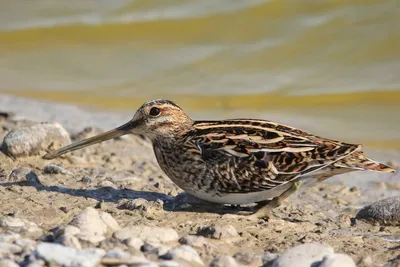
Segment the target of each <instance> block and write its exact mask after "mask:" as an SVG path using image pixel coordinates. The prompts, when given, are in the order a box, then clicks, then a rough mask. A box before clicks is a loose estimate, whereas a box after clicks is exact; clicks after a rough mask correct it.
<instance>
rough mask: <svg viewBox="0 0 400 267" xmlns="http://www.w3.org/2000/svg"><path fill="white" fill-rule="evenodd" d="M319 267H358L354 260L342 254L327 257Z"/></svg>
mask: <svg viewBox="0 0 400 267" xmlns="http://www.w3.org/2000/svg"><path fill="white" fill-rule="evenodd" d="M318 267H356V264H355V263H354V261H353V259H352V258H351V257H350V256H348V255H346V254H341V253H335V254H333V255H328V256H325V257H324V259H323V260H322V262H321V264H320V265H318Z"/></svg>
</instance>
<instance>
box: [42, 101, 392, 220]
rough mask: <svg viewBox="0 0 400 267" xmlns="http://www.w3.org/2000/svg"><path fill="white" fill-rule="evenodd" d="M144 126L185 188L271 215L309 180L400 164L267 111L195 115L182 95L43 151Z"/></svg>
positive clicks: (162, 163)
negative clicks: (246, 115)
mask: <svg viewBox="0 0 400 267" xmlns="http://www.w3.org/2000/svg"><path fill="white" fill-rule="evenodd" d="M126 134H136V135H141V136H145V137H147V138H148V139H149V140H150V141H151V143H152V146H153V151H154V155H155V157H156V159H157V162H158V164H159V167H160V168H161V169H162V171H163V172H164V173H165V174H166V175H167V176H168V177H169V178H170V179H171V180H172V181H173V182H174V183H175V184H176V185H177V186H178V187H180V188H181V189H182V190H183V191H185V192H186V193H188V194H189V195H192V196H194V197H196V198H198V199H201V200H205V201H207V202H213V203H219V204H231V205H244V204H256V205H255V209H254V210H253V211H251V212H249V214H247V215H249V217H250V218H255V219H260V218H265V219H269V218H271V215H272V213H271V212H272V210H273V209H275V208H276V207H278V206H280V205H281V204H282V202H283V201H284V200H285V199H286V198H288V197H289V196H290V195H291V194H293V193H294V192H296V191H297V190H298V189H299V188H300V186H301V185H302V184H304V183H305V182H306V181H312V182H313V183H318V182H322V181H324V180H326V179H328V178H330V177H332V176H335V175H339V174H343V173H347V172H352V171H359V170H367V171H378V172H395V170H394V169H392V168H391V167H389V166H387V165H385V164H382V163H379V162H376V161H374V160H372V159H370V158H368V157H367V156H366V155H365V154H364V153H363V151H362V146H361V145H359V144H349V143H344V142H340V141H335V140H331V139H328V138H323V137H319V136H317V135H313V134H311V133H308V132H306V131H303V130H300V129H297V128H295V127H291V126H287V125H284V124H281V123H278V122H273V121H268V120H261V119H226V120H193V119H191V118H190V117H189V116H188V115H187V114H186V113H185V112H184V111H183V110H182V108H181V107H180V106H178V105H177V104H176V103H175V102H173V101H170V100H165V99H155V100H151V101H148V102H146V103H144V104H143V105H142V106H141V107H140V108H139V109H138V110H137V111H136V113H135V115H134V116H133V118H132V119H131V120H129V121H128V122H127V123H126V124H124V125H122V126H119V127H117V128H115V129H114V130H110V131H108V132H105V133H102V134H99V135H96V136H94V137H90V138H88V139H85V140H82V141H78V142H76V143H72V144H70V145H67V146H65V147H62V148H60V149H58V150H54V151H50V152H48V153H47V154H46V155H44V156H43V159H46V160H49V159H53V158H56V157H59V156H61V155H63V154H65V153H68V152H71V151H74V150H77V149H81V148H83V147H86V146H89V145H93V144H96V143H99V142H103V141H106V140H109V139H113V138H116V137H120V136H122V135H126Z"/></svg>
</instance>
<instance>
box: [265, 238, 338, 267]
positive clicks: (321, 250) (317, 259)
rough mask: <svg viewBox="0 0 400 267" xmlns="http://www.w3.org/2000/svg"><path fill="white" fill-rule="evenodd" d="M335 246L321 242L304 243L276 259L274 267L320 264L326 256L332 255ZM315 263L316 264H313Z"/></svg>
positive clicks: (306, 266) (301, 266)
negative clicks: (294, 264)
mask: <svg viewBox="0 0 400 267" xmlns="http://www.w3.org/2000/svg"><path fill="white" fill-rule="evenodd" d="M332 255H333V248H331V247H329V246H326V245H323V244H320V243H307V244H302V245H299V246H296V247H293V248H290V249H288V250H287V251H285V252H284V253H283V254H282V255H281V256H280V257H279V258H278V259H276V260H275V261H274V263H273V265H272V267H292V266H293V263H294V262H295V263H296V267H310V266H318V264H320V263H321V262H322V260H323V258H324V257H325V256H332ZM313 264H314V265H313Z"/></svg>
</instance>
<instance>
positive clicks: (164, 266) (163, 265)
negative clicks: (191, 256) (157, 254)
mask: <svg viewBox="0 0 400 267" xmlns="http://www.w3.org/2000/svg"><path fill="white" fill-rule="evenodd" d="M181 266H182V265H181V264H179V263H178V262H176V261H162V262H160V263H158V267H181Z"/></svg>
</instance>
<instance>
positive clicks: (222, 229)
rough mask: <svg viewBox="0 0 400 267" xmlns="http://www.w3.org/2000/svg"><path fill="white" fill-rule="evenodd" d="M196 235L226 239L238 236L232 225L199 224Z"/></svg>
mask: <svg viewBox="0 0 400 267" xmlns="http://www.w3.org/2000/svg"><path fill="white" fill-rule="evenodd" d="M197 235H201V236H204V237H208V238H213V239H226V238H232V237H238V236H239V234H238V232H237V231H236V229H235V227H233V226H232V225H211V226H200V227H199V228H198V229H197Z"/></svg>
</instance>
